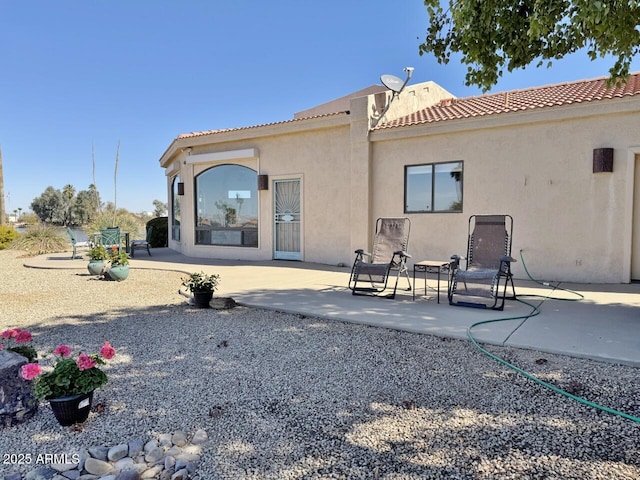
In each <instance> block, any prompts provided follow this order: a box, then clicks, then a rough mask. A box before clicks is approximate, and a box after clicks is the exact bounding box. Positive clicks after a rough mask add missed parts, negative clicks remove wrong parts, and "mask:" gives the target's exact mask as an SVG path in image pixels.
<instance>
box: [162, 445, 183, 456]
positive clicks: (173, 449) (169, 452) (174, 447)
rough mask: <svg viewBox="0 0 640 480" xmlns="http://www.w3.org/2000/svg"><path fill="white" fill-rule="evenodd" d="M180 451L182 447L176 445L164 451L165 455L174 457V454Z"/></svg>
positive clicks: (178, 453)
mask: <svg viewBox="0 0 640 480" xmlns="http://www.w3.org/2000/svg"><path fill="white" fill-rule="evenodd" d="M181 453H182V449H181V448H179V447H176V446H173V447H171V448H170V449H169V450H167V451H166V452H164V454H165V455H170V456H172V457H175V456H176V455H180V454H181Z"/></svg>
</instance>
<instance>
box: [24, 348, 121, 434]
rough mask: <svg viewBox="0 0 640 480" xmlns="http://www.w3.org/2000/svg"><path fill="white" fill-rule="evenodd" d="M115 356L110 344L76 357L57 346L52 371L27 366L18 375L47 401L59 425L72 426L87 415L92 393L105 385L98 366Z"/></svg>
mask: <svg viewBox="0 0 640 480" xmlns="http://www.w3.org/2000/svg"><path fill="white" fill-rule="evenodd" d="M115 353H116V351H115V349H114V348H113V347H112V346H111V345H110V344H109V342H104V345H103V346H102V348H101V349H100V353H93V354H87V353H85V352H80V353H79V354H78V355H77V356H75V357H74V356H72V354H71V348H69V347H68V346H67V345H60V346H58V347H57V348H56V349H55V350H54V351H53V354H54V355H55V357H56V360H55V365H54V366H53V370H51V371H47V372H44V370H43V369H42V366H41V365H40V364H39V363H27V364H26V365H23V366H22V369H21V375H22V377H23V378H25V379H26V380H33V381H34V385H35V395H36V397H38V398H39V399H42V400H48V401H49V404H50V405H51V409H52V410H53V414H54V415H55V417H56V419H57V420H58V423H60V425H63V426H68V425H73V424H74V423H81V422H84V421H85V420H86V419H87V417H88V416H89V411H90V410H91V403H92V401H93V391H94V390H95V389H96V388H100V387H102V386H103V385H105V384H106V383H107V375H106V374H105V373H104V372H103V371H102V370H100V368H98V366H99V365H105V364H106V362H105V360H110V359H111V358H113V356H114V355H115Z"/></svg>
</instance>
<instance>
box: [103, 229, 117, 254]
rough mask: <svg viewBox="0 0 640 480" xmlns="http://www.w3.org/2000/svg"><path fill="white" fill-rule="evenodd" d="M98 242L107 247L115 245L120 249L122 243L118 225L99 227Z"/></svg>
mask: <svg viewBox="0 0 640 480" xmlns="http://www.w3.org/2000/svg"><path fill="white" fill-rule="evenodd" d="M100 244H101V245H102V246H104V247H106V248H107V249H113V248H114V247H116V248H117V249H118V250H120V248H121V245H122V232H121V231H120V227H110V228H101V229H100Z"/></svg>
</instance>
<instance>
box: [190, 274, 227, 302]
mask: <svg viewBox="0 0 640 480" xmlns="http://www.w3.org/2000/svg"><path fill="white" fill-rule="evenodd" d="M218 283H220V275H218V274H213V275H207V274H206V273H204V272H199V273H192V274H191V275H189V276H188V277H185V278H183V279H182V285H183V286H184V287H186V288H187V289H188V290H189V291H190V292H191V294H192V295H193V299H194V302H195V305H196V306H197V307H199V308H209V302H211V299H212V298H213V292H215V291H216V288H217V287H218Z"/></svg>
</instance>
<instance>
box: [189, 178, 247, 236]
mask: <svg viewBox="0 0 640 480" xmlns="http://www.w3.org/2000/svg"><path fill="white" fill-rule="evenodd" d="M195 187H196V190H195V201H196V207H195V208H196V212H195V214H196V244H198V245H231V246H237V247H257V246H258V174H257V173H256V172H255V171H254V170H252V169H250V168H247V167H243V166H240V165H219V166H216V167H212V168H210V169H208V170H205V171H204V172H202V173H201V174H199V175H198V176H197V177H196V185H195Z"/></svg>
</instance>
